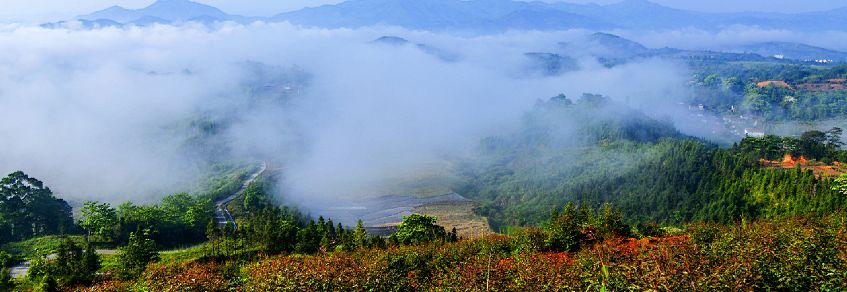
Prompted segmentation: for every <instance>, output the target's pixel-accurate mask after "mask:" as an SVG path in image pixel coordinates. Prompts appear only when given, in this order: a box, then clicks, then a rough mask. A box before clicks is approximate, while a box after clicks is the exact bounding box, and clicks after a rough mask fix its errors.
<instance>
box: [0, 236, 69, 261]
mask: <svg viewBox="0 0 847 292" xmlns="http://www.w3.org/2000/svg"><path fill="white" fill-rule="evenodd" d="M67 237H69V238H70V239H71V240H73V241H74V242H76V243H77V244H80V245H82V244H84V243H85V238H84V237H83V236H81V235H70V236H67ZM61 242H62V236H59V235H48V236H42V237H36V238H31V239H28V240H24V241H18V242H10V243H6V244H3V245H0V250H2V251H5V252H7V253H9V254H11V255H12V256H14V257H15V259H16V260H24V259H31V258H33V257H36V256H39V255H46V254H50V253H53V252H55V251H56V249H57V248H58V247H59V244H60V243H61Z"/></svg>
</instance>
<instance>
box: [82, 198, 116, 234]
mask: <svg viewBox="0 0 847 292" xmlns="http://www.w3.org/2000/svg"><path fill="white" fill-rule="evenodd" d="M81 212H82V219H80V220H79V226H80V227H82V228H83V229H85V230H86V231H87V232H88V235H93V236H97V237H98V238H100V239H101V240H104V241H113V240H114V237H115V232H116V231H117V225H118V215H117V213H116V212H115V209H114V208H112V207H111V206H110V205H109V204H108V203H102V204H99V203H98V202H94V201H87V202H85V203H84V204H83V207H82V211H81Z"/></svg>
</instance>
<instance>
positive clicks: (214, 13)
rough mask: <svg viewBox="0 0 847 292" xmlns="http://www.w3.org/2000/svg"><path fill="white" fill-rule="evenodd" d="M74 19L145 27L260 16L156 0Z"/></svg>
mask: <svg viewBox="0 0 847 292" xmlns="http://www.w3.org/2000/svg"><path fill="white" fill-rule="evenodd" d="M76 19H77V20H79V21H81V22H83V24H84V25H86V26H87V25H101V26H121V25H136V26H147V25H152V24H171V23H184V22H199V23H206V24H210V23H214V22H222V21H234V22H239V23H245V22H250V21H254V20H260V19H261V18H257V17H246V16H241V15H233V14H228V13H226V12H223V11H221V10H220V9H218V8H215V7H212V6H209V5H205V4H201V3H197V2H193V1H189V0H158V1H156V2H154V3H153V4H151V5H150V6H147V7H144V8H141V9H127V8H123V7H120V6H112V7H109V8H106V9H103V10H100V11H96V12H93V13H91V14H86V15H80V16H77V17H76Z"/></svg>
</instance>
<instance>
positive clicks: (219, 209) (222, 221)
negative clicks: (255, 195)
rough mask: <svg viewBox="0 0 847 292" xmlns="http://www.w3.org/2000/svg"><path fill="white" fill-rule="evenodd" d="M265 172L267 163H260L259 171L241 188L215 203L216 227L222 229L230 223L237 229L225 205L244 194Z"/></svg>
mask: <svg viewBox="0 0 847 292" xmlns="http://www.w3.org/2000/svg"><path fill="white" fill-rule="evenodd" d="M266 170H268V163H267V162H262V164H261V166H260V167H259V169H258V170H256V172H254V173H253V174H251V175H250V178H248V179H247V180H245V181H244V183H243V184H241V188H239V189H238V191H237V192H235V193H234V194H232V195H230V196H229V197H226V198H223V199H221V200H219V201H217V202H215V221H217V222H218V227H220V228H224V227H225V226H227V224H230V223H231V224H232V227H234V229H238V225H237V224H235V218H233V217H232V214H230V213H229V210H227V209H226V205H228V204H229V202H232V200H235V198H237V197H239V196H241V195H243V194H244V192H245V191H247V187H248V186H250V184H251V183H253V182H254V181H256V179H258V178H259V177H260V176H262V174H263V173H265V171H266Z"/></svg>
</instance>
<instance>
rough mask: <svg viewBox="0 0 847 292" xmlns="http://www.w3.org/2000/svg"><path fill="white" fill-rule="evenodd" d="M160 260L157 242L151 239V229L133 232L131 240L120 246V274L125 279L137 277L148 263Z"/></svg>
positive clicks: (130, 236)
mask: <svg viewBox="0 0 847 292" xmlns="http://www.w3.org/2000/svg"><path fill="white" fill-rule="evenodd" d="M158 260H159V252H158V251H156V243H155V242H153V240H152V239H150V230H144V231H141V230H138V231H136V232H132V233H130V235H129V242H128V243H127V245H126V246H123V247H121V248H120V253H119V254H118V266H119V269H118V271H117V272H118V276H119V277H121V278H123V279H130V278H134V277H137V276H138V275H140V274H141V272H143V271H144V269H145V268H147V264H149V263H151V262H154V261H158Z"/></svg>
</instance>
